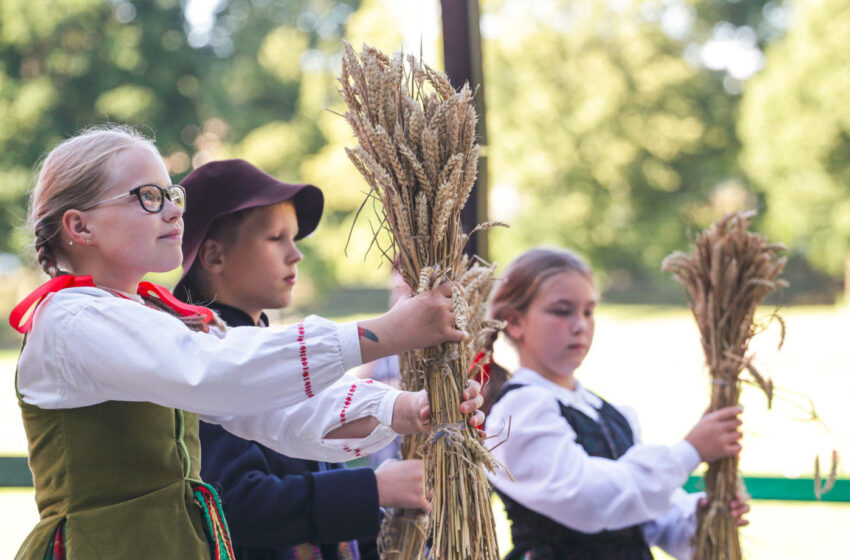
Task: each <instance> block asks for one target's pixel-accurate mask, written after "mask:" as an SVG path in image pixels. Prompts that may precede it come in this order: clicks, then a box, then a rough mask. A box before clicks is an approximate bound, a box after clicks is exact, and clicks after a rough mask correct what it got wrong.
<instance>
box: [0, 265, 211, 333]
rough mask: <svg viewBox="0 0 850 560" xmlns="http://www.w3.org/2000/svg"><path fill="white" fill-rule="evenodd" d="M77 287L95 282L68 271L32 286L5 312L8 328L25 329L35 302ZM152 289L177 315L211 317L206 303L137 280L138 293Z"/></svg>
mask: <svg viewBox="0 0 850 560" xmlns="http://www.w3.org/2000/svg"><path fill="white" fill-rule="evenodd" d="M80 287H90V288H93V287H96V286H95V284H94V280H93V279H92V277H91V276H72V275H70V274H65V275H63V276H57V277H56V278H52V279H50V280H48V281H47V282H45V283H44V284H42V285H41V286H39V287H38V288H36V289H35V291H34V292H33V293H31V294H30V295H28V296H27V297H25V298H24V299H23V300H21V302H20V303H19V304H18V305H16V306H15V307H14V309H12V312H11V313H10V314H9V324H11V325H12V328H13V329H15V330H16V331H18V332H19V333H27V332H29V330H30V329H31V328H32V320H33V317H34V316H35V310H36V308H37V307H38V306H39V304H41V302H42V301H44V298H46V297H47V296H48V295H49V294H52V293H54V292H58V291H60V290H64V289H65V288H80ZM152 293H153V294H155V295H156V296H157V297H158V298H159V299H160V300H161V301H162V302H163V303H164V304H165V305H167V306H168V307H170V308H171V309H172V310H173V311H174V312H175V313H177V314H178V315H181V316H183V317H188V316H191V315H200V316H201V317H202V318H203V321H204V323H209V322H210V321H212V319H213V312H212V311H210V310H209V309H207V308H206V307H201V306H200V305H189V304H188V303H183V302H182V301H180V300H179V299H177V298H176V297H174V295H173V294H172V293H171V292H169V291H168V290H166V289H165V288H163V287H162V286H157V285H156V284H151V283H150V282H142V283H140V284H139V295H140V296H142V297H148V298H149V297H150V294H152ZM119 295H120V294H119ZM122 297H125V296H122ZM24 317H26V321H24Z"/></svg>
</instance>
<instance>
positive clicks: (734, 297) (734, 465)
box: [662, 212, 787, 560]
mask: <svg viewBox="0 0 850 560" xmlns="http://www.w3.org/2000/svg"><path fill="white" fill-rule="evenodd" d="M754 215H755V213H754V212H738V213H733V214H729V215H726V216H724V217H723V218H722V219H720V220H718V221H717V222H716V223H715V224H713V225H712V226H711V227H710V228H708V229H707V230H706V231H704V232H702V233H701V234H700V235H699V236H698V237H697V239H696V242H695V244H694V247H693V249H692V250H691V252H690V253H689V254H686V253H682V252H675V253H673V254H671V255H670V256H668V257H667V258H666V259H664V262H663V264H662V269H663V270H665V271H667V272H670V273H671V274H672V275H673V277H674V278H675V279H676V280H677V281H678V282H679V283H681V284H682V285H683V286H684V287H685V289H686V291H687V293H688V297H689V304H690V308H691V311H692V312H693V314H694V318H695V319H696V323H697V326H698V327H699V331H700V336H701V339H702V347H703V352H704V353H705V359H706V364H707V366H708V370H709V374H710V375H711V404H710V406H709V410H710V411H712V410H717V409H720V408H723V407H726V406H732V405H737V404H738V400H739V396H740V390H741V383H742V381H744V380H743V379H742V378H741V373H742V372H743V371H747V372H748V373H749V374H750V376H751V377H752V379H753V381H754V383H755V384H756V385H757V386H758V387H759V388H761V390H762V391H763V392H764V393H765V395H766V396H767V397H768V401H769V402H770V400H771V399H772V398H773V383H772V382H771V381H770V380H769V379H766V378H765V377H763V376H762V375H761V374H759V372H758V371H756V369H755V368H754V367H752V365H751V362H752V357H751V356H750V355H748V347H749V342H750V339H751V338H752V337H753V336H754V335H755V334H756V332H757V331H758V330H759V325H757V324H756V323H755V322H754V315H755V310H756V307H757V306H758V305H759V304H760V303H762V301H764V298H765V297H767V295H768V294H770V293H771V292H773V291H775V290H777V289H780V288H782V287H784V286H787V283H786V282H785V281H784V280H780V279H779V274H780V273H781V272H782V269H783V268H784V266H785V262H786V259H785V258H780V257H778V256H777V253H778V252H779V251H782V250H784V249H785V248H784V247H783V246H782V245H778V244H771V243H768V242H767V240H766V239H765V238H764V237H763V236H761V235H758V234H756V233H752V232H750V231H748V228H749V226H750V221H751V219H752V218H753V216H754ZM774 316H776V315H775V314H774ZM780 321H781V320H780ZM740 484H741V481H740V478H739V476H738V457H737V456H734V457H727V458H724V459H720V460H719V461H715V462H712V463H710V464H709V466H708V471H707V473H706V475H705V488H706V494H707V497H708V504H709V505H708V507H707V508H706V509H704V510H701V511H700V512H699V515H698V526H697V534H696V543H695V544H696V547H695V553H694V559H695V560H739V559H740V558H741V545H740V541H739V538H738V526H737V522H736V520H735V519H734V518H733V517H732V515H731V514H730V512H729V503H730V502H731V501H732V500H733V499H734V498H735V494H736V490H738V488H739V485H740Z"/></svg>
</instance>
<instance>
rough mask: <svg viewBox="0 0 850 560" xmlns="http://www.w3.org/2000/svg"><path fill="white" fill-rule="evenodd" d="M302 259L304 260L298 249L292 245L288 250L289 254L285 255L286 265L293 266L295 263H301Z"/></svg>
mask: <svg viewBox="0 0 850 560" xmlns="http://www.w3.org/2000/svg"><path fill="white" fill-rule="evenodd" d="M303 258H304V255H302V254H301V251H299V250H298V248H297V247H296V246H295V245H293V246H292V250H290V251H289V253H288V254H287V257H286V262H287V263H288V264H295V263H297V262H301V259H303Z"/></svg>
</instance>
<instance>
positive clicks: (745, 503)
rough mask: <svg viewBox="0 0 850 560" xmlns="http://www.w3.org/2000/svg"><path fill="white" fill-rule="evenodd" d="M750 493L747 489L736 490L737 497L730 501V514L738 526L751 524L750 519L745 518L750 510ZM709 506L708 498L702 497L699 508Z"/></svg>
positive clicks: (698, 503)
mask: <svg viewBox="0 0 850 560" xmlns="http://www.w3.org/2000/svg"><path fill="white" fill-rule="evenodd" d="M749 501H750V495H749V494H747V493H746V492H745V491H741V490H738V491H737V492H735V498H734V499H733V500H732V501H731V502H729V514H730V515H731V516H732V517H733V518H734V519H735V524H736V525H737V526H738V527H744V526H745V525H749V524H750V521H749V519H744V515H746V514H747V513H748V512H749V511H750V504H749ZM707 507H708V498H705V497H703V498H700V499H699V501H698V502H697V508H698V509H705V508H707Z"/></svg>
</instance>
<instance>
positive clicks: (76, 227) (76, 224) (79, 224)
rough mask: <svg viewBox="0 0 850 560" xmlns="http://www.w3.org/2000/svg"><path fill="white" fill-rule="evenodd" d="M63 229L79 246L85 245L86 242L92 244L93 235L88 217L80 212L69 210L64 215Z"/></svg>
mask: <svg viewBox="0 0 850 560" xmlns="http://www.w3.org/2000/svg"><path fill="white" fill-rule="evenodd" d="M62 229H64V230H65V234H66V235H67V236H68V239H69V240H70V241H73V242H74V243H77V244H78V245H85V244H86V240H88V241H89V243H90V242H91V238H92V234H91V231H90V230H89V225H88V221H87V220H86V215H85V214H84V213H83V212H80V211H79V210H67V211H65V213H64V214H63V215H62Z"/></svg>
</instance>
